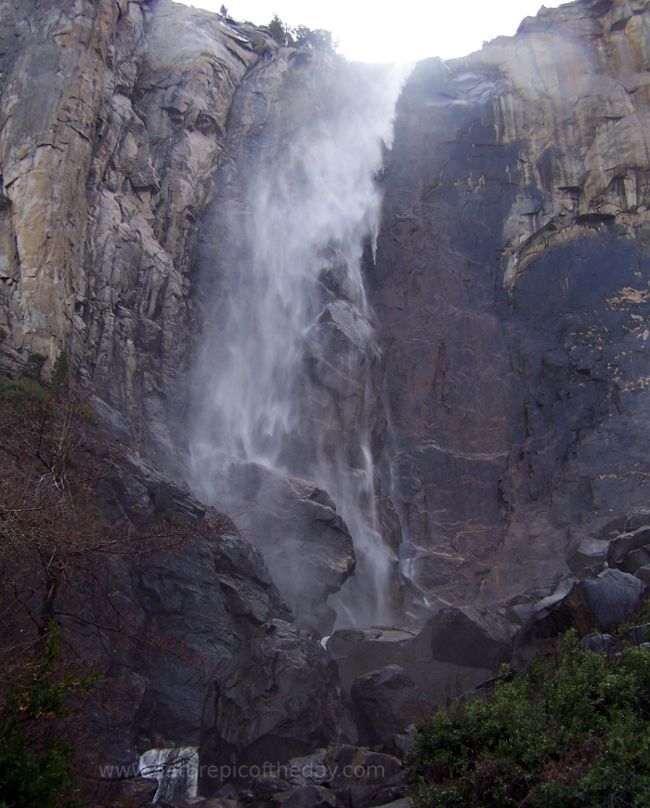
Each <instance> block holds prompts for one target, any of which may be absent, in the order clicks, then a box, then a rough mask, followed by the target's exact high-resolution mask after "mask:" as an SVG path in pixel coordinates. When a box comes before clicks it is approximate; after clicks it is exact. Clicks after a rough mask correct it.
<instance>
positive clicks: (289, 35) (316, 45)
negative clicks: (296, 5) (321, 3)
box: [266, 14, 336, 52]
mask: <svg viewBox="0 0 650 808" xmlns="http://www.w3.org/2000/svg"><path fill="white" fill-rule="evenodd" d="M266 30H267V31H268V33H269V35H270V36H271V37H272V38H273V39H274V40H275V41H276V42H277V43H278V45H281V46H283V47H296V48H307V49H309V50H320V51H330V52H334V51H335V50H336V42H335V40H334V37H333V36H332V32H331V31H325V30H323V29H321V28H319V29H316V30H313V29H311V28H307V26H306V25H299V26H298V27H297V28H291V27H290V26H289V25H287V24H286V23H285V22H283V21H282V20H281V19H280V17H279V16H278V15H277V14H274V15H273V19H272V20H271V22H270V23H269V24H268V25H267V26H266Z"/></svg>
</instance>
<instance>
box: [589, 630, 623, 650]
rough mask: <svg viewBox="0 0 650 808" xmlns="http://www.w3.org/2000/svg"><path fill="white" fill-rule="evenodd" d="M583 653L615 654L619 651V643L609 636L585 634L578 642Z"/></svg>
mask: <svg viewBox="0 0 650 808" xmlns="http://www.w3.org/2000/svg"><path fill="white" fill-rule="evenodd" d="M580 647H581V648H582V649H583V651H594V652H595V653H596V654H615V653H617V652H618V651H620V650H621V644H620V642H619V641H618V640H617V639H616V638H615V637H612V635H611V634H598V633H592V634H587V636H586V637H583V638H582V639H581V640H580Z"/></svg>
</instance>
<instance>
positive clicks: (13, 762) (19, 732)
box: [0, 623, 96, 808]
mask: <svg viewBox="0 0 650 808" xmlns="http://www.w3.org/2000/svg"><path fill="white" fill-rule="evenodd" d="M60 653H61V632H60V629H59V627H58V626H57V625H56V624H55V623H52V624H50V626H49V629H48V631H47V634H46V636H45V638H44V639H43V641H42V648H41V650H40V653H39V654H38V655H37V657H36V658H35V659H34V660H33V661H32V662H31V664H29V665H28V666H27V668H26V670H24V671H23V673H22V674H21V675H20V676H18V678H17V679H16V680H15V681H14V682H12V683H11V684H10V685H9V686H8V687H7V689H6V692H5V693H4V694H3V695H4V701H3V705H2V711H1V712H0V808H73V807H74V806H78V805H79V804H80V803H79V802H78V800H76V799H75V787H76V780H75V778H74V777H73V775H72V763H71V755H72V752H73V747H72V745H71V744H70V743H68V742H67V741H66V740H65V738H64V737H63V736H62V734H60V732H59V726H60V722H61V721H62V719H65V718H66V717H68V716H69V715H70V712H71V700H73V699H74V696H75V694H78V693H80V692H85V691H88V690H89V689H91V688H92V687H93V685H94V683H95V681H96V678H95V677H92V676H91V677H80V676H78V675H77V674H75V673H71V672H64V673H61V672H59V671H58V670H57V662H58V659H59V656H60Z"/></svg>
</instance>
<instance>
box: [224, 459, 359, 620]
mask: <svg viewBox="0 0 650 808" xmlns="http://www.w3.org/2000/svg"><path fill="white" fill-rule="evenodd" d="M215 488H216V492H215V493H214V494H213V495H212V499H213V500H215V499H216V501H217V502H218V503H219V506H220V508H221V509H222V510H224V511H225V512H226V513H231V514H233V515H234V516H235V518H236V520H237V524H238V527H239V528H240V530H241V531H242V533H244V535H246V536H247V537H248V538H249V539H250V541H251V542H252V543H253V544H254V545H255V546H256V547H257V549H258V550H259V552H260V553H261V554H262V557H263V558H264V561H265V563H266V565H267V567H268V569H269V572H270V573H271V576H272V578H273V580H274V581H275V583H276V585H277V586H278V587H279V589H280V591H281V592H282V594H283V597H284V598H285V599H286V601H287V603H288V604H289V606H290V608H291V610H292V613H293V614H294V615H295V616H296V620H297V621H298V623H299V625H301V626H303V627H305V628H311V629H313V630H315V631H317V632H319V633H320V634H321V636H322V635H323V634H326V633H328V632H329V631H331V629H332V627H333V625H334V621H335V619H336V613H335V611H334V610H333V609H332V608H331V607H330V606H328V604H327V598H328V596H329V595H330V594H332V593H334V592H337V591H338V590H339V589H340V588H341V585H342V584H343V583H344V581H345V580H346V579H347V578H348V577H349V576H350V575H351V574H352V572H353V571H354V564H355V558H354V549H353V546H352V539H351V537H350V533H349V531H348V529H347V527H346V525H345V522H344V521H343V520H342V519H341V517H340V516H339V514H338V513H337V512H336V506H335V505H334V503H333V502H332V500H331V498H330V497H329V495H328V494H327V492H326V491H323V490H322V489H320V488H318V487H317V486H316V485H315V484H314V483H311V482H309V481H307V480H299V479H296V478H295V477H288V476H286V475H282V474H278V473H276V472H273V471H271V470H269V469H266V468H265V467H263V466H261V465H257V464H253V463H248V464H244V463H239V464H236V463H233V464H231V465H230V466H229V468H228V470H227V471H224V472H223V475H222V478H221V479H220V480H217V481H216V482H215Z"/></svg>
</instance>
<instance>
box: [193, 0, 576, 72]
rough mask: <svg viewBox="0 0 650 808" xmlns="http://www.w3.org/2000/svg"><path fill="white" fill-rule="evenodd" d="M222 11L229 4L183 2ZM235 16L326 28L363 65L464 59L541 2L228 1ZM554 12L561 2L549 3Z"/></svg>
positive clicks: (509, 29) (196, 0)
mask: <svg viewBox="0 0 650 808" xmlns="http://www.w3.org/2000/svg"><path fill="white" fill-rule="evenodd" d="M180 2H184V3H185V4H186V5H191V6H196V7H198V8H207V9H210V10H212V11H218V10H219V9H220V7H221V5H222V2H224V0H180ZM224 5H225V6H226V7H227V8H228V13H229V14H230V16H232V17H234V18H235V19H236V20H239V21H243V20H250V21H251V22H254V23H257V24H264V23H267V22H269V20H270V19H271V17H272V16H273V14H274V13H277V14H279V16H280V18H281V19H282V20H284V22H286V23H288V24H289V25H292V26H296V25H306V26H307V27H309V28H325V29H327V30H329V31H332V33H333V34H334V36H335V37H336V38H337V39H338V43H339V47H338V50H339V53H342V54H343V55H344V56H345V57H347V58H348V59H352V60H359V61H363V62H413V61H417V60H418V59H426V58H427V57H429V56H440V57H441V58H443V59H451V58H454V57H456V56H464V55H466V54H467V53H471V52H472V51H474V50H477V49H478V48H480V47H481V45H482V44H483V42H484V41H485V40H489V39H493V38H494V37H495V36H499V35H502V34H503V35H506V36H511V35H512V34H514V33H515V31H516V30H517V27H518V25H519V23H520V22H521V20H522V19H523V18H524V17H527V16H531V15H534V14H536V13H537V11H538V10H539V8H540V6H541V5H542V2H541V0H396V2H395V5H393V3H388V2H382V0H374V2H373V0H317V2H314V0H225V3H224ZM544 5H546V6H547V7H555V6H559V5H561V2H560V0H545V3H544Z"/></svg>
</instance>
